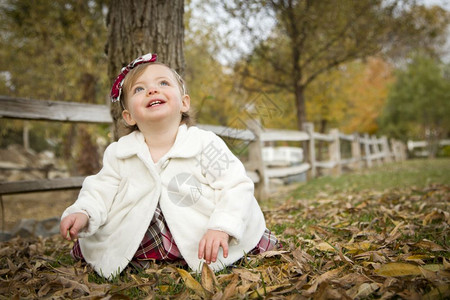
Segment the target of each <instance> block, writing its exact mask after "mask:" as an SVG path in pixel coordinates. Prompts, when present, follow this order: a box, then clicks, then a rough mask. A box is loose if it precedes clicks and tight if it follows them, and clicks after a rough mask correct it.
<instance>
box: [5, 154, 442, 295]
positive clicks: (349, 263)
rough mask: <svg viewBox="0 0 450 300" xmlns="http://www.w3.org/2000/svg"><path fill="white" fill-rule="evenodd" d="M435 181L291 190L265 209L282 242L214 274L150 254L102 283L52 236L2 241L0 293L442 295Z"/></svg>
mask: <svg viewBox="0 0 450 300" xmlns="http://www.w3.org/2000/svg"><path fill="white" fill-rule="evenodd" d="M445 163H446V164H447V165H446V166H447V167H448V160H447V161H445ZM406 167H408V165H406ZM444 167H445V166H444ZM399 170H400V171H396V172H397V173H395V172H394V171H392V172H391V173H392V174H393V176H394V177H396V178H397V177H398V176H403V175H399V174H400V173H401V172H404V168H402V167H399ZM379 172H380V171H378V173H379ZM392 174H391V175H392ZM402 174H403V173H402ZM360 176H363V175H360ZM364 176H369V177H370V175H367V174H366V175H364ZM376 176H379V174H378V175H376ZM418 176H423V172H422V173H420V175H418ZM446 176H448V175H446ZM441 177H442V176H441ZM349 180H351V178H348V180H347V181H349ZM433 181H439V180H433ZM433 181H432V182H431V183H430V182H424V184H423V185H415V186H409V187H401V188H393V187H388V188H386V187H384V188H383V189H361V190H358V189H354V188H351V189H348V188H342V189H339V188H330V183H329V182H328V183H327V185H328V186H324V187H323V188H322V191H320V192H317V193H315V194H314V195H313V196H311V195H310V196H308V197H306V196H305V197H300V196H299V195H300V194H299V191H297V192H294V193H292V195H291V196H289V197H287V198H284V200H283V201H281V202H280V199H278V202H280V203H281V205H279V204H277V205H273V203H272V205H270V206H267V207H266V208H265V210H264V212H265V216H266V220H267V224H268V226H269V228H271V229H272V230H273V231H274V232H275V233H276V234H277V235H278V236H279V238H280V240H281V241H282V243H283V248H282V249H280V250H278V251H272V252H268V253H265V254H263V255H258V256H250V257H248V258H247V259H245V260H242V261H241V262H240V263H239V264H238V265H236V266H235V267H233V268H229V269H227V270H224V271H223V272H220V273H216V274H214V273H212V272H210V270H209V269H208V268H204V269H203V272H202V273H201V274H194V273H189V270H186V269H184V268H182V267H180V266H177V265H169V264H156V263H154V264H153V265H152V266H151V267H150V268H148V269H146V270H135V269H131V268H129V269H127V270H126V271H125V272H123V273H122V274H121V275H120V276H118V277H116V278H114V280H113V281H111V282H108V281H105V280H104V279H102V278H101V277H99V276H97V275H96V274H95V273H94V272H93V271H92V269H91V268H90V267H89V266H86V265H85V264H81V263H79V262H77V263H76V262H74V261H73V260H72V259H71V258H70V256H69V255H68V252H69V250H70V247H71V244H70V243H69V242H66V241H63V240H62V239H61V238H59V237H58V236H55V237H51V238H46V239H33V240H32V239H20V238H16V239H13V240H11V241H9V242H6V243H2V244H0V246H1V247H0V299H11V298H13V299H14V298H15V299H42V298H52V299H58V298H80V299H82V298H85V299H93V298H94V299H145V298H148V299H152V298H156V299H165V298H168V299H172V298H176V299H178V298H185V299H195V298H197V299H229V298H231V299H233V298H235V299H252V298H261V297H263V298H267V299H310V298H311V299H446V298H447V299H448V298H450V252H449V225H450V209H449V206H450V204H449V203H450V201H449V200H450V199H449V198H450V186H449V185H448V184H443V183H442V182H441V183H439V182H438V183H433ZM311 184H313V183H311ZM398 186H401V184H399V185H398ZM305 188H306V186H305ZM299 189H301V187H300V188H299ZM349 190H351V192H349ZM330 191H332V192H330ZM269 207H270V208H269Z"/></svg>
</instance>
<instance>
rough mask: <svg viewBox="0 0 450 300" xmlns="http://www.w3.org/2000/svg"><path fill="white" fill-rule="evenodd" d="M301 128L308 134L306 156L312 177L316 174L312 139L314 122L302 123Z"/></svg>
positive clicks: (314, 150)
mask: <svg viewBox="0 0 450 300" xmlns="http://www.w3.org/2000/svg"><path fill="white" fill-rule="evenodd" d="M303 130H304V131H305V132H306V133H307V134H308V135H309V143H308V145H309V149H308V157H309V164H310V165H311V178H314V177H316V176H317V169H316V147H315V141H314V124H313V123H304V124H303Z"/></svg>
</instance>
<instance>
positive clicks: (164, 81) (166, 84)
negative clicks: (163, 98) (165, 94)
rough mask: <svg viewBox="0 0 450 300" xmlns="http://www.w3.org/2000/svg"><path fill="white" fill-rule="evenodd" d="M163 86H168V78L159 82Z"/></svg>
mask: <svg viewBox="0 0 450 300" xmlns="http://www.w3.org/2000/svg"><path fill="white" fill-rule="evenodd" d="M159 84H160V85H161V86H168V85H169V82H168V81H167V80H163V81H161V82H160V83H159Z"/></svg>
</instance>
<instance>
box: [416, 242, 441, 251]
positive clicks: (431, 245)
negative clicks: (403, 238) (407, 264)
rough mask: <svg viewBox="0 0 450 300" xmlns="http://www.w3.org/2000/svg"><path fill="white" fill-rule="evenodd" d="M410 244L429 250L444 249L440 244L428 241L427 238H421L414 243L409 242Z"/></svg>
mask: <svg viewBox="0 0 450 300" xmlns="http://www.w3.org/2000/svg"><path fill="white" fill-rule="evenodd" d="M411 246H413V247H416V248H419V249H426V250H430V251H445V249H444V248H443V247H442V246H440V245H438V244H436V243H434V242H432V241H428V240H422V241H420V242H417V243H415V244H411Z"/></svg>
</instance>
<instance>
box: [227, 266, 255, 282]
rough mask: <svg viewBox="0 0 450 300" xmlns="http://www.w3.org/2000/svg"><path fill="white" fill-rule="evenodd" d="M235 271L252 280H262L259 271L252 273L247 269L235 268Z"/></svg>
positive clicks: (240, 275) (241, 276) (243, 277)
mask: <svg viewBox="0 0 450 300" xmlns="http://www.w3.org/2000/svg"><path fill="white" fill-rule="evenodd" d="M233 273H234V274H237V275H239V277H240V278H242V279H244V280H247V281H250V282H259V281H260V280H261V275H260V274H259V273H252V272H250V271H249V270H247V269H233Z"/></svg>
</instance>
